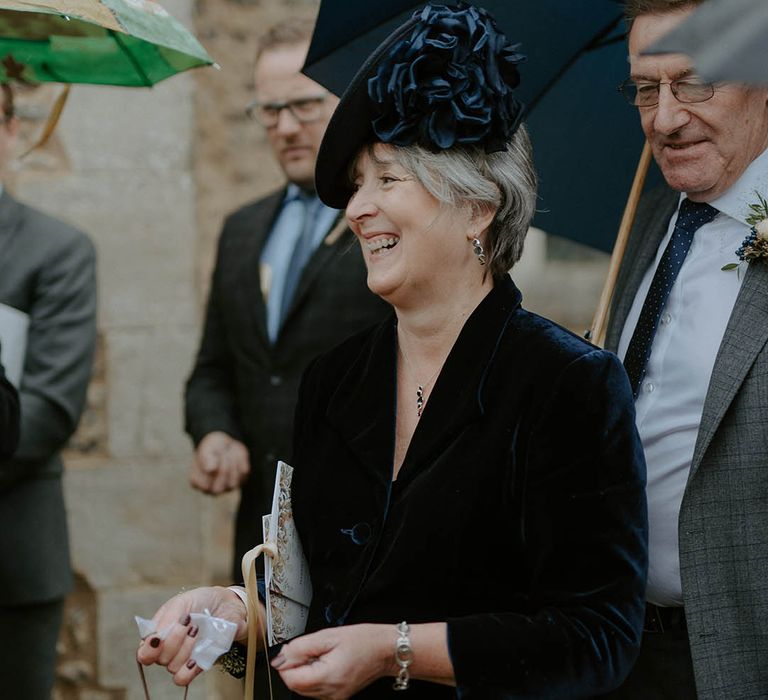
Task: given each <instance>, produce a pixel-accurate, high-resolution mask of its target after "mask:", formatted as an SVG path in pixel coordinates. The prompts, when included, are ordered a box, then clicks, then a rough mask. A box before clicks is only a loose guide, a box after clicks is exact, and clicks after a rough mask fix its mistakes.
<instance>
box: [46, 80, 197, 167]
mask: <svg viewBox="0 0 768 700" xmlns="http://www.w3.org/2000/svg"><path fill="white" fill-rule="evenodd" d="M193 88H194V81H193V79H192V77H191V76H189V75H186V74H182V75H177V76H174V77H172V78H169V79H168V80H165V81H163V82H161V83H158V84H157V85H155V86H154V87H153V88H146V89H145V88H120V87H112V86H97V85H75V86H73V88H72V92H71V94H70V96H69V99H68V102H67V106H66V109H65V110H64V113H63V114H62V117H61V122H60V124H59V127H58V128H59V138H60V140H61V143H62V145H63V147H64V149H65V151H66V153H67V158H68V160H69V162H70V164H71V167H72V169H73V170H75V171H88V170H103V169H109V170H111V171H114V170H154V171H177V170H186V169H188V168H189V167H190V161H191V148H192V143H193V142H192V139H191V133H192V128H193V118H194V116H193V110H194V95H193Z"/></svg>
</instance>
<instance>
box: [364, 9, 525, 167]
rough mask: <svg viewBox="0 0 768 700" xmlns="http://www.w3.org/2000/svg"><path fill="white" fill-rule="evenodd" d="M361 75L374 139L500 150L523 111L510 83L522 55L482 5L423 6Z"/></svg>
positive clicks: (515, 81) (515, 80)
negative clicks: (369, 73)
mask: <svg viewBox="0 0 768 700" xmlns="http://www.w3.org/2000/svg"><path fill="white" fill-rule="evenodd" d="M414 17H418V19H419V22H418V23H417V24H416V25H415V27H414V29H413V31H412V32H411V34H410V36H407V37H405V38H404V39H401V40H400V41H398V42H397V43H396V44H395V45H394V46H393V47H392V48H391V50H390V51H389V54H388V55H387V56H385V57H384V58H383V59H382V60H381V62H380V64H379V66H378V69H377V71H376V74H375V75H374V76H373V77H371V78H370V79H369V80H368V96H369V98H370V100H371V103H372V106H373V109H374V119H373V122H372V126H373V130H374V133H375V134H376V137H377V138H378V139H379V140H381V141H383V142H384V143H391V144H394V145H397V146H408V145H411V144H414V143H418V144H419V145H421V146H424V147H426V148H429V149H431V150H433V151H437V150H442V149H446V148H451V147H452V146H454V145H467V144H478V145H482V146H484V147H485V150H486V151H487V152H489V153H491V152H493V151H501V150H504V149H505V148H506V144H507V142H508V141H509V140H510V138H511V137H512V134H513V133H514V131H515V128H516V127H517V125H518V123H519V121H520V118H521V117H522V113H523V105H522V104H521V103H520V102H519V101H518V100H517V99H516V98H515V96H514V92H513V91H514V88H516V87H517V85H518V84H519V82H520V76H519V74H518V72H517V64H518V63H520V62H521V61H523V60H525V58H524V56H523V55H522V54H520V53H519V52H518V48H519V45H518V44H514V45H513V44H510V43H509V42H508V41H507V38H506V36H505V35H504V34H503V33H502V32H501V31H500V30H499V29H498V27H497V26H496V24H495V22H494V20H493V17H491V15H489V14H488V13H487V12H486V11H485V10H483V9H481V8H476V7H469V6H466V5H461V6H459V7H458V8H454V9H452V8H449V7H445V6H442V5H439V6H438V5H434V6H433V5H427V6H426V7H425V8H424V9H423V10H419V11H418V12H416V13H414Z"/></svg>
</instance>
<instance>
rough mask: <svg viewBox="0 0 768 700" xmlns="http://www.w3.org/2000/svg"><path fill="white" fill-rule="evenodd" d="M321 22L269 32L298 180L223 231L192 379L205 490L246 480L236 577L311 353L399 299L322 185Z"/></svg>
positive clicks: (266, 52) (280, 125)
mask: <svg viewBox="0 0 768 700" xmlns="http://www.w3.org/2000/svg"><path fill="white" fill-rule="evenodd" d="M312 28H313V22H312V21H309V20H305V19H302V18H293V19H289V20H286V21H284V22H281V23H280V24H278V25H276V26H274V27H273V28H272V29H271V30H269V31H268V32H267V33H266V34H265V35H264V36H263V37H262V38H261V41H260V42H259V48H258V54H257V57H256V63H255V73H254V78H255V88H256V99H255V100H254V101H253V102H252V103H251V104H250V105H249V106H248V108H247V112H248V114H249V115H250V116H251V117H252V118H253V119H254V120H255V121H257V122H258V123H259V124H260V128H262V129H263V130H264V132H265V134H266V137H267V140H268V142H269V145H270V146H271V150H272V153H273V154H274V157H275V158H276V159H277V161H278V163H279V164H280V167H281V169H282V170H283V172H284V173H285V176H286V178H287V180H288V182H287V185H285V186H284V187H282V188H281V189H280V190H278V191H277V192H275V193H273V194H271V195H268V196H267V197H264V198H262V199H259V200H258V201H256V202H253V203H251V204H248V205H246V206H245V207H243V208H242V209H239V210H238V211H236V212H235V213H233V214H232V215H230V216H229V217H228V218H227V220H226V222H225V224H224V228H223V231H222V234H221V237H220V240H219V247H218V257H217V261H216V267H215V269H214V272H213V278H212V284H211V291H210V297H209V299H208V306H207V313H206V318H205V328H204V331H203V337H202V342H201V344H200V349H199V353H198V356H197V360H196V363H195V366H194V369H193V371H192V374H191V376H190V378H189V380H188V382H187V388H186V430H187V432H188V433H189V435H190V436H191V437H192V439H193V441H194V443H195V446H196V449H195V455H194V460H193V463H192V467H191V471H190V482H191V484H192V486H193V487H195V488H196V489H199V490H200V491H202V492H204V493H208V494H220V493H223V492H225V491H230V490H233V489H236V488H238V487H240V490H241V498H240V505H239V508H238V513H237V518H236V527H235V559H234V562H233V577H234V579H235V580H241V578H242V575H241V573H240V559H241V557H242V555H243V554H244V553H245V552H246V551H247V550H249V549H250V548H252V547H254V546H255V545H256V544H258V542H260V541H261V537H262V535H261V516H262V515H263V514H264V513H267V512H269V510H270V504H271V500H272V490H273V485H274V475H275V467H276V463H277V460H278V459H283V460H286V461H288V460H289V459H290V449H291V434H292V422H293V413H294V406H295V401H296V397H297V394H298V384H299V380H300V378H301V374H302V372H303V370H304V368H305V366H306V365H307V364H308V363H309V361H310V360H312V358H314V357H315V356H316V355H318V354H319V353H321V352H324V351H326V350H328V349H330V348H331V347H333V346H334V345H336V344H338V343H339V342H341V341H342V340H343V339H344V338H346V337H347V336H349V335H352V334H353V333H354V332H356V331H358V330H361V329H362V328H364V327H365V326H368V325H370V324H372V323H374V322H376V321H377V320H379V319H380V318H381V317H382V316H383V314H384V313H386V312H387V308H388V307H387V306H386V304H384V303H383V302H382V301H381V300H380V299H379V298H378V297H377V296H375V295H374V294H372V293H371V292H369V291H368V288H367V285H366V270H365V265H364V263H363V258H362V255H361V252H360V250H359V247H358V246H357V244H356V242H355V239H354V236H353V235H352V232H351V231H349V229H348V228H347V227H346V226H345V225H344V222H343V220H342V217H341V213H340V212H338V211H336V210H333V209H329V208H328V207H326V206H324V205H323V204H322V203H321V202H320V200H319V199H318V198H317V196H316V194H315V188H314V171H315V159H316V157H317V150H318V148H319V146H320V141H321V139H322V136H323V133H324V131H325V128H326V126H327V124H328V120H329V119H330V116H331V114H332V112H333V110H334V108H335V106H336V104H337V102H338V100H337V98H336V97H334V96H332V95H331V94H329V93H328V92H327V91H326V90H325V89H323V88H322V87H321V86H320V85H318V84H317V83H315V82H313V81H312V80H310V79H309V78H307V77H306V76H304V75H302V74H301V73H300V69H301V66H302V64H303V62H304V57H305V55H306V52H307V49H308V46H309V40H310V37H311V34H312Z"/></svg>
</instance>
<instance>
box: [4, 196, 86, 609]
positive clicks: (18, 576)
mask: <svg viewBox="0 0 768 700" xmlns="http://www.w3.org/2000/svg"><path fill="white" fill-rule="evenodd" d="M0 303H3V304H7V305H8V306H12V307H14V308H16V309H19V310H21V311H23V312H24V313H26V314H29V330H28V337H27V349H26V356H25V361H24V369H23V372H22V377H21V386H20V390H19V397H20V402H21V435H20V442H19V447H18V449H17V451H16V453H15V455H14V456H13V457H12V458H11V459H10V460H9V461H5V462H2V463H0V606H2V605H22V604H28V603H33V602H44V601H51V600H55V599H58V598H61V597H63V596H64V594H65V593H66V592H67V591H68V590H69V588H70V585H71V573H70V566H69V549H68V544H67V522H66V516H65V511H64V499H63V496H62V485H61V473H62V463H61V458H60V457H59V450H60V449H61V448H62V447H63V446H64V445H65V443H66V442H67V440H68V439H69V437H70V436H71V435H72V433H73V432H74V430H75V428H76V427H77V423H78V420H79V418H80V413H81V411H82V409H83V406H84V404H85V395H86V389H87V387H88V381H89V378H90V372H91V364H92V360H93V352H94V346H95V339H96V278H95V254H94V250H93V246H92V245H91V242H90V241H89V240H88V238H87V237H86V236H85V234H83V233H81V232H80V231H77V230H76V229H74V228H72V227H70V226H68V225H66V224H64V223H62V222H61V221H57V220H56V219H52V218H50V217H48V216H46V215H44V214H42V213H41V212H39V211H36V210H35V209H32V208H30V207H27V206H25V205H23V204H21V203H19V202H17V201H16V200H15V199H13V198H12V197H11V196H10V195H9V194H8V193H7V192H3V194H2V196H0Z"/></svg>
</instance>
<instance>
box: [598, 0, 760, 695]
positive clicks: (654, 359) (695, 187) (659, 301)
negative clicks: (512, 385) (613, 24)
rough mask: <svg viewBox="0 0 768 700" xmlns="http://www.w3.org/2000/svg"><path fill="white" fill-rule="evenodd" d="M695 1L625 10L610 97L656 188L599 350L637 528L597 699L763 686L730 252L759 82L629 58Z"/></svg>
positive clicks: (751, 182) (750, 406) (743, 364)
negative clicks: (638, 610)
mask: <svg viewBox="0 0 768 700" xmlns="http://www.w3.org/2000/svg"><path fill="white" fill-rule="evenodd" d="M699 4H700V0H698V1H694V0H628V1H627V3H626V8H627V9H626V12H627V18H628V20H629V26H630V31H629V53H630V78H629V80H628V81H627V82H626V83H624V85H623V86H622V91H623V93H624V95H625V96H626V97H627V99H628V100H629V102H630V103H631V104H633V105H635V106H636V107H637V109H638V111H639V115H640V121H641V124H642V127H643V130H644V132H645V134H646V136H647V138H648V141H649V142H650V144H651V147H652V149H653V154H654V157H655V159H656V162H657V163H658V165H659V166H660V168H661V171H662V173H663V175H664V179H665V180H666V183H667V185H668V187H666V188H664V189H663V190H659V191H655V192H652V193H650V194H649V195H648V196H647V197H646V198H645V200H644V202H643V203H642V205H641V208H640V211H639V214H638V217H637V220H636V222H635V225H634V229H633V232H632V235H631V238H630V242H629V244H628V248H627V253H626V255H625V258H624V263H623V265H622V268H621V272H620V276H619V281H618V285H617V290H616V296H615V299H614V304H613V308H612V315H611V320H610V324H609V329H608V336H607V343H606V345H607V347H608V348H609V349H613V350H616V351H617V352H618V353H619V355H620V356H621V357H622V358H623V360H624V364H625V367H626V369H627V374H628V375H629V378H630V382H631V384H632V387H633V390H634V391H635V396H636V408H637V425H638V430H639V432H640V435H641V438H642V441H643V446H644V449H645V453H646V461H647V464H648V508H649V521H650V533H649V534H650V569H649V580H648V588H647V594H646V597H647V601H648V602H647V611H646V631H645V635H644V638H643V645H642V649H641V652H640V657H639V660H638V663H637V665H636V667H635V669H634V670H633V671H632V673H631V674H630V676H629V678H628V679H627V682H626V683H625V684H624V686H623V687H622V688H621V689H619V690H618V691H617V692H615V693H614V694H611V696H610V697H611V698H621V699H625V698H629V699H633V700H635V699H636V700H657V699H668V700H689V699H693V698H697V697H698V698H700V699H701V700H724V699H725V698H727V699H728V700H739V699H746V698H766V697H768V634H767V633H766V627H765V619H766V616H767V615H768V347H766V341H768V265H766V260H764V259H757V260H752V261H751V262H750V261H748V260H745V261H740V260H739V258H738V256H737V253H736V251H737V249H739V248H741V246H742V242H743V241H744V239H745V238H747V237H748V236H750V234H751V228H750V223H753V222H754V219H752V218H751V216H750V215H754V214H756V212H755V210H754V209H752V208H750V205H752V204H756V205H759V204H760V202H761V198H763V199H768V151H767V150H766V149H767V148H768V91H766V90H759V89H751V88H747V87H745V86H740V85H733V84H715V85H711V84H707V83H704V82H702V81H701V80H699V79H698V78H697V76H696V74H695V72H694V67H693V66H692V65H691V63H690V61H689V59H688V58H687V57H686V56H683V55H680V54H664V55H644V54H643V51H644V50H646V49H647V48H648V47H649V46H651V45H652V44H653V43H654V42H655V41H656V40H657V39H659V38H660V37H661V36H663V35H664V34H665V33H666V32H668V31H669V30H670V29H672V28H673V27H674V26H676V25H678V24H679V23H680V22H682V21H683V20H684V19H685V18H687V17H688V16H689V15H690V14H691V12H692V11H693V10H694V9H695V6H697V5H699ZM763 217H768V211H765V212H762V213H761V215H760V216H759V217H758V218H763ZM747 220H749V222H750V223H747ZM766 225H767V226H768V224H766Z"/></svg>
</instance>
